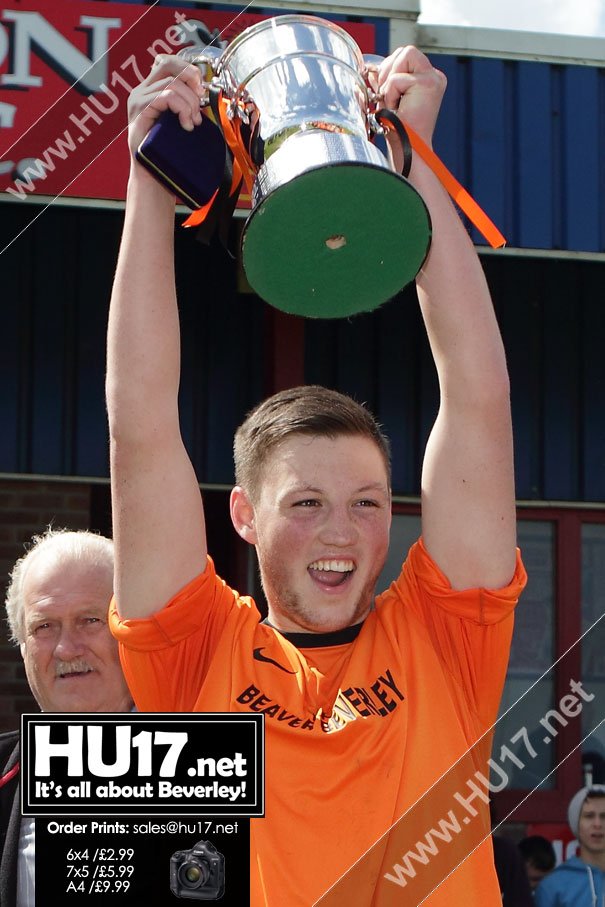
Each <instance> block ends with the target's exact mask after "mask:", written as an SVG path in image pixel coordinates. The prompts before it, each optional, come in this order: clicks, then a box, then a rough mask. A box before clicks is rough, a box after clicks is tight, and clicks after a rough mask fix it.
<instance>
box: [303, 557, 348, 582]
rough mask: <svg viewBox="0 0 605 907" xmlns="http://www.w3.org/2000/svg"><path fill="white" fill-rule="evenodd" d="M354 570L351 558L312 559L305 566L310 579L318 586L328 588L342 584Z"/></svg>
mask: <svg viewBox="0 0 605 907" xmlns="http://www.w3.org/2000/svg"><path fill="white" fill-rule="evenodd" d="M354 571H355V564H354V562H353V561H351V560H348V559H347V560H336V559H331V560H319V561H313V563H312V564H309V566H308V567H307V572H308V574H309V576H310V577H311V579H312V580H314V581H315V582H316V583H318V584H319V585H320V586H325V587H328V588H330V589H334V588H337V587H338V586H344V585H345V583H346V582H347V580H348V579H349V577H351V576H352V575H353V573H354Z"/></svg>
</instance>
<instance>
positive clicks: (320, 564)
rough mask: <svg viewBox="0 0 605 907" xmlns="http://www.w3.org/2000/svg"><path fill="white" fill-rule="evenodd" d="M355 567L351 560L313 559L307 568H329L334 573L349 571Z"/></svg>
mask: <svg viewBox="0 0 605 907" xmlns="http://www.w3.org/2000/svg"><path fill="white" fill-rule="evenodd" d="M354 569H355V565H354V563H353V561H313V563H312V564H309V570H331V571H333V572H334V573H349V572H350V571H351V570H354Z"/></svg>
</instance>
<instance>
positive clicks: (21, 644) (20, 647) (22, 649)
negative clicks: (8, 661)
mask: <svg viewBox="0 0 605 907" xmlns="http://www.w3.org/2000/svg"><path fill="white" fill-rule="evenodd" d="M19 651H20V652H21V658H25V643H24V642H20V643H19Z"/></svg>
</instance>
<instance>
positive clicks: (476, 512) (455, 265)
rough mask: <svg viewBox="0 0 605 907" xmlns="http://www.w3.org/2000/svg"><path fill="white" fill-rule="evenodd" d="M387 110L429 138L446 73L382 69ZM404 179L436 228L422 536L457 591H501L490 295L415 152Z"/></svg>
mask: <svg viewBox="0 0 605 907" xmlns="http://www.w3.org/2000/svg"><path fill="white" fill-rule="evenodd" d="M380 79H381V84H382V86H383V92H384V96H385V105H386V106H387V107H390V108H393V109H397V108H398V113H399V116H400V118H401V119H402V121H403V122H404V123H405V122H408V123H409V124H410V125H411V126H412V127H413V128H414V129H415V130H416V132H418V133H419V134H420V136H421V137H422V138H424V140H425V141H426V142H427V143H430V142H431V137H432V132H433V127H434V124H435V121H436V118H437V113H438V110H439V105H440V102H441V97H442V95H443V92H444V90H445V76H443V74H442V73H440V72H438V71H437V70H435V69H434V68H433V67H432V65H431V63H430V62H429V60H428V59H427V58H426V57H425V56H424V54H422V53H421V52H420V51H418V50H417V49H415V48H412V47H407V48H402V49H400V50H398V51H396V52H395V53H394V54H393V55H392V56H391V57H389V58H388V59H387V60H386V61H385V63H384V64H383V67H382V69H381V73H380ZM410 181H411V182H412V183H413V185H414V186H415V187H416V188H417V189H418V191H419V192H420V194H421V195H422V197H423V198H424V200H425V202H426V204H427V206H428V208H429V211H430V214H431V220H432V225H433V238H432V244H431V249H430V253H429V256H428V258H427V260H426V262H425V264H424V266H423V268H422V270H421V271H420V273H419V275H418V277H417V281H416V283H417V289H418V298H419V301H420V307H421V310H422V315H423V318H424V322H425V325H426V330H427V333H428V337H429V342H430V345H431V350H432V353H433V357H434V360H435V364H436V367H437V373H438V376H439V387H440V407H439V413H438V415H437V419H436V422H435V425H434V427H433V429H432V432H431V435H430V438H429V441H428V444H427V449H426V453H425V458H424V465H423V471H422V532H423V537H424V542H425V545H426V546H427V550H428V551H429V553H430V554H431V556H432V557H433V559H434V560H435V561H436V563H437V564H438V565H439V566H440V567H441V569H442V570H443V572H444V573H445V575H446V576H447V577H448V579H449V581H450V583H451V584H452V586H453V587H454V588H458V589H463V588H471V587H485V588H499V587H501V586H504V585H506V584H507V583H508V582H509V580H510V579H511V577H512V575H513V572H514V566H515V540H516V526H515V497H514V479H513V448H512V429H511V415H510V401H509V381H508V373H507V368H506V361H505V356H504V349H503V345H502V340H501V337H500V332H499V329H498V325H497V322H496V318H495V315H494V310H493V306H492V302H491V299H490V294H489V290H488V287H487V283H486V280H485V277H484V274H483V270H482V268H481V265H480V263H479V259H478V257H477V254H476V252H475V250H474V247H473V244H472V242H471V240H470V238H469V236H468V235H467V233H466V231H465V229H464V227H463V225H462V222H461V221H460V219H459V217H458V215H457V213H456V211H455V210H454V207H453V205H452V204H451V202H450V200H449V197H448V195H447V193H446V191H445V189H444V188H443V187H442V185H441V184H440V182H439V181H438V180H437V179H436V177H435V176H434V174H433V173H432V172H431V171H430V170H429V169H428V167H427V166H426V165H425V164H424V163H423V162H422V160H420V159H419V157H418V155H415V157H414V160H413V164H412V171H411V173H410Z"/></svg>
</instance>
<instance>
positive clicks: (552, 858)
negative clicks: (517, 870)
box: [519, 835, 557, 891]
mask: <svg viewBox="0 0 605 907" xmlns="http://www.w3.org/2000/svg"><path fill="white" fill-rule="evenodd" d="M519 850H520V851H521V855H522V857H523V859H524V860H525V868H526V869H527V877H528V879H529V884H530V885H531V889H532V891H535V890H536V888H537V887H538V885H539V884H540V882H541V881H542V879H545V878H546V876H547V875H548V874H549V872H552V871H553V869H554V868H555V866H556V863H557V857H556V854H555V849H554V847H553V846H552V842H551V841H549V840H548V838H545V837H543V836H542V835H529V836H528V837H527V838H523V839H522V840H521V841H519Z"/></svg>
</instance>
